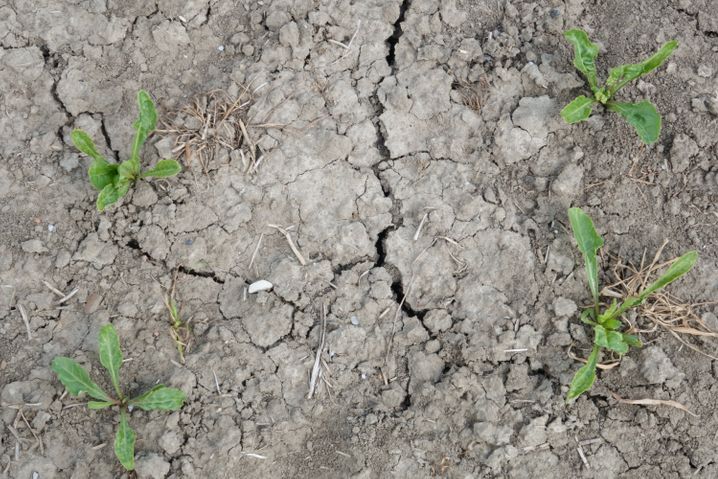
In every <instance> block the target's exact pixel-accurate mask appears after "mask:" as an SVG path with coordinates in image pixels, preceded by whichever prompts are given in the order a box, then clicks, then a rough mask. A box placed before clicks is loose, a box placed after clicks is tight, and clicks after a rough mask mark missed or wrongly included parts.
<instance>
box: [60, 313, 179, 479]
mask: <svg viewBox="0 0 718 479" xmlns="http://www.w3.org/2000/svg"><path fill="white" fill-rule="evenodd" d="M98 342H99V350H100V363H101V364H102V365H103V366H104V367H105V369H107V372H108V373H109V375H110V381H111V382H112V386H113V388H114V390H115V395H114V397H113V396H112V395H110V394H108V393H106V392H105V391H104V390H103V389H102V388H101V387H100V386H98V385H97V384H96V383H94V382H93V381H92V379H90V375H89V374H88V372H87V371H86V370H85V369H84V368H83V367H82V366H80V364H79V363H78V362H77V361H75V360H74V359H70V358H65V357H61V356H58V357H56V358H55V359H53V360H52V370H53V371H54V372H55V374H57V378H58V379H59V380H60V382H61V383H62V385H63V386H65V389H67V391H68V392H69V393H70V394H71V395H72V396H78V395H80V394H82V393H86V394H87V395H88V396H90V397H91V398H93V399H94V401H90V402H88V403H87V407H88V408H90V409H105V408H109V407H113V406H118V407H119V410H120V424H119V426H118V428H117V434H116V435H115V455H116V456H117V459H119V461H120V463H121V464H122V466H123V467H124V468H125V469H127V470H128V471H131V470H133V469H134V468H135V438H136V435H135V432H134V431H133V430H132V428H130V425H129V422H128V420H127V415H128V413H129V412H131V411H132V409H134V408H139V409H142V410H144V411H153V410H162V411H176V410H178V409H180V408H181V407H182V404H183V403H184V401H185V394H184V393H183V392H182V391H180V390H179V389H175V388H168V387H166V386H164V385H162V384H158V385H157V386H155V387H153V388H152V389H150V390H149V391H147V392H145V393H143V394H140V395H139V396H136V397H134V398H130V397H128V396H126V395H124V394H123V393H122V389H121V388H120V366H122V350H121V349H120V340H119V338H118V337H117V332H116V331H115V328H114V327H113V326H112V325H111V324H108V325H105V326H103V327H102V329H100V334H99V338H98Z"/></svg>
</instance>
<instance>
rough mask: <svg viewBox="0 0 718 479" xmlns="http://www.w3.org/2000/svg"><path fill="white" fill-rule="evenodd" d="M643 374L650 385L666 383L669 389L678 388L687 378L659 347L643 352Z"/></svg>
mask: <svg viewBox="0 0 718 479" xmlns="http://www.w3.org/2000/svg"><path fill="white" fill-rule="evenodd" d="M641 374H642V375H643V377H644V378H646V380H647V381H648V382H649V383H650V384H663V383H666V385H667V386H668V387H676V386H678V385H679V384H680V383H681V381H683V378H684V377H685V375H684V374H683V373H682V372H680V371H679V370H678V369H677V368H676V367H675V366H674V365H673V363H672V362H671V359H670V358H669V357H668V356H667V355H666V353H664V352H663V350H662V349H661V348H659V347H658V346H651V347H648V348H646V349H644V350H643V352H642V354H641Z"/></svg>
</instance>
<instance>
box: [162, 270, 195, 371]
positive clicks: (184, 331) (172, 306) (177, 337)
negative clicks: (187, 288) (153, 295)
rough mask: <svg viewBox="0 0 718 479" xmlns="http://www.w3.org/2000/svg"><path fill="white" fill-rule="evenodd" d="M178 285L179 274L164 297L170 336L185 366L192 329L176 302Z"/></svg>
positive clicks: (175, 276)
mask: <svg viewBox="0 0 718 479" xmlns="http://www.w3.org/2000/svg"><path fill="white" fill-rule="evenodd" d="M176 283H177V272H176V271H175V275H174V277H173V278H172V285H171V286H170V288H169V290H167V291H166V292H165V295H164V297H163V299H164V302H165V307H166V308H167V312H168V313H169V316H170V336H172V340H173V341H174V343H175V347H176V348H177V353H178V354H179V357H180V362H181V363H182V364H184V355H185V353H186V352H187V350H188V349H189V343H190V339H191V337H192V329H191V328H190V325H189V321H185V320H184V319H182V312H181V308H180V307H179V306H178V305H177V301H176V300H175V285H176Z"/></svg>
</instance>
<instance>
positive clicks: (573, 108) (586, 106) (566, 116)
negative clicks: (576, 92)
mask: <svg viewBox="0 0 718 479" xmlns="http://www.w3.org/2000/svg"><path fill="white" fill-rule="evenodd" d="M594 103H595V100H594V99H593V98H588V97H587V96H584V95H581V96H578V97H576V98H575V99H574V100H573V101H572V102H571V103H569V104H568V105H566V106H565V107H563V110H561V117H562V118H563V120H564V121H565V122H566V123H568V124H569V125H570V124H572V123H578V122H579V121H584V120H587V119H588V117H589V116H591V111H592V110H593V104H594Z"/></svg>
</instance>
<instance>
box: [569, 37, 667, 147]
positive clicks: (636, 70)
mask: <svg viewBox="0 0 718 479" xmlns="http://www.w3.org/2000/svg"><path fill="white" fill-rule="evenodd" d="M564 36H565V37H566V39H567V40H568V41H569V42H570V43H571V44H572V45H573V47H574V60H573V65H574V66H575V67H576V69H577V70H578V71H580V72H581V73H583V75H584V76H585V77H586V80H587V81H588V86H589V87H590V88H591V92H592V96H590V97H587V96H585V95H580V96H578V97H576V98H575V99H574V100H573V101H572V102H571V103H569V104H568V105H566V106H565V107H564V109H563V110H561V116H562V117H563V119H564V120H565V121H566V123H569V124H571V123H577V122H579V121H584V120H586V119H588V117H589V116H590V115H591V111H592V110H593V106H594V105H595V104H596V103H600V104H601V105H604V106H605V107H606V108H608V109H609V110H611V111H614V112H616V113H618V114H619V115H621V116H622V117H623V118H625V119H626V121H628V123H630V124H631V125H632V126H633V128H635V129H636V132H637V133H638V136H639V137H640V138H641V140H642V141H643V142H644V143H646V144H651V143H654V142H655V141H656V140H658V136H659V135H660V133H661V115H660V114H659V113H658V111H657V110H656V107H655V106H654V105H653V103H651V102H650V101H648V100H643V101H641V102H638V103H624V102H618V101H613V97H614V95H615V94H616V93H617V92H618V90H620V89H621V88H623V87H624V86H626V85H627V84H628V83H630V82H632V81H633V80H636V79H638V78H640V77H642V76H643V75H645V74H646V73H649V72H651V71H653V70H655V69H656V68H658V67H659V66H661V65H662V64H663V62H664V61H666V59H667V58H668V57H669V56H670V55H671V53H673V50H675V49H676V48H677V47H678V42H677V41H675V40H671V41H669V42H667V43H665V44H664V45H663V46H662V47H661V49H660V50H658V51H657V52H656V53H655V54H653V56H651V57H650V58H648V59H646V60H644V61H642V62H641V63H635V64H628V65H621V66H619V67H615V68H612V69H611V71H610V72H609V74H608V79H607V80H606V82H605V83H604V84H603V86H600V87H599V85H598V77H597V74H596V58H597V57H598V45H596V44H595V43H592V42H591V41H590V40H589V39H588V35H587V34H586V32H584V31H583V30H580V29H577V28H574V29H572V30H568V31H566V32H564Z"/></svg>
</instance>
